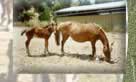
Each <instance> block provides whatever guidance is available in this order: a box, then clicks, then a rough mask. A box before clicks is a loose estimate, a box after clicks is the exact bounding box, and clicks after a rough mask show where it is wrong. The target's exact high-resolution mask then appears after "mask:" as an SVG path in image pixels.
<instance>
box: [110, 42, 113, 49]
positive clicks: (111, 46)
mask: <svg viewBox="0 0 136 82" xmlns="http://www.w3.org/2000/svg"><path fill="white" fill-rule="evenodd" d="M113 45H114V41H113V42H112V43H111V45H110V51H112V50H113Z"/></svg>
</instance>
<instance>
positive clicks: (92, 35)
mask: <svg viewBox="0 0 136 82" xmlns="http://www.w3.org/2000/svg"><path fill="white" fill-rule="evenodd" d="M59 32H61V34H62V41H61V51H62V53H64V44H65V42H66V40H67V39H68V38H69V37H71V38H72V39H73V40H75V41H77V42H85V41H90V42H91V45H92V57H94V55H95V53H96V47H95V43H96V41H97V40H100V41H101V42H102V44H103V53H104V55H105V58H104V60H105V61H107V62H109V63H112V61H111V49H110V46H109V41H108V39H107V37H106V35H105V33H104V30H103V29H102V28H101V27H100V26H98V25H97V24H95V23H88V24H81V23H77V22H70V21H68V22H62V23H60V24H59V25H58V27H57V30H56V34H55V36H56V41H57V42H59Z"/></svg>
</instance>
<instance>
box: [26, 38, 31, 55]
mask: <svg viewBox="0 0 136 82" xmlns="http://www.w3.org/2000/svg"><path fill="white" fill-rule="evenodd" d="M30 41H31V39H27V41H26V43H25V45H26V53H27V54H28V56H31V54H30V51H29V44H30Z"/></svg>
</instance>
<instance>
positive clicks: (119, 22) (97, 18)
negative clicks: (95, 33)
mask: <svg viewBox="0 0 136 82" xmlns="http://www.w3.org/2000/svg"><path fill="white" fill-rule="evenodd" d="M55 15H56V16H57V21H58V22H62V21H78V22H81V23H89V22H94V23H97V24H99V25H101V26H102V27H103V28H104V29H106V30H107V31H110V30H114V31H122V30H123V31H124V30H125V28H126V2H125V1H116V2H108V3H99V4H94V5H85V6H76V7H70V8H64V9H60V10H58V11H56V12H55Z"/></svg>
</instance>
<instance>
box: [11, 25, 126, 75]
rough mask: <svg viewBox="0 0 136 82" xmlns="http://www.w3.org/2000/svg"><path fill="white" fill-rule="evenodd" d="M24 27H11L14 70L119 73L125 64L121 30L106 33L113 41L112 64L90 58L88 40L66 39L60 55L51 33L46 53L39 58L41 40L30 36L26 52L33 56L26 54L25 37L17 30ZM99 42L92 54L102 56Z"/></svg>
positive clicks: (42, 46)
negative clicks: (12, 30) (47, 52)
mask: <svg viewBox="0 0 136 82" xmlns="http://www.w3.org/2000/svg"><path fill="white" fill-rule="evenodd" d="M23 29H26V28H25V27H14V33H13V35H14V42H13V44H14V45H13V49H14V57H15V65H16V68H15V69H16V70H17V71H18V72H22V73H40V72H42V73H43V72H46V73H48V72H50V73H123V72H124V63H125V55H126V54H125V53H126V51H125V44H126V43H125V33H113V32H109V33H107V34H106V35H107V37H108V39H109V42H110V43H112V42H113V41H114V45H113V50H112V53H111V57H112V60H113V61H115V62H116V63H114V64H109V63H107V62H104V61H96V60H95V61H92V60H90V59H89V55H90V54H92V48H91V44H90V43H89V42H84V43H78V42H75V41H73V40H72V39H71V38H69V39H68V40H67V41H66V43H65V47H64V50H65V52H66V53H67V54H65V56H63V57H61V52H60V46H57V45H56V44H55V40H54V35H53V34H52V36H51V38H50V39H49V51H50V52H51V54H50V56H46V57H40V55H42V54H43V52H44V40H43V39H39V38H33V39H32V41H31V43H30V51H31V54H32V55H33V57H28V56H27V54H26V49H25V41H26V37H25V35H24V36H21V35H20V33H21V31H22V30H23ZM102 48H103V46H102V43H101V42H100V41H98V42H97V43H96V55H97V56H104V55H103V52H102Z"/></svg>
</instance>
